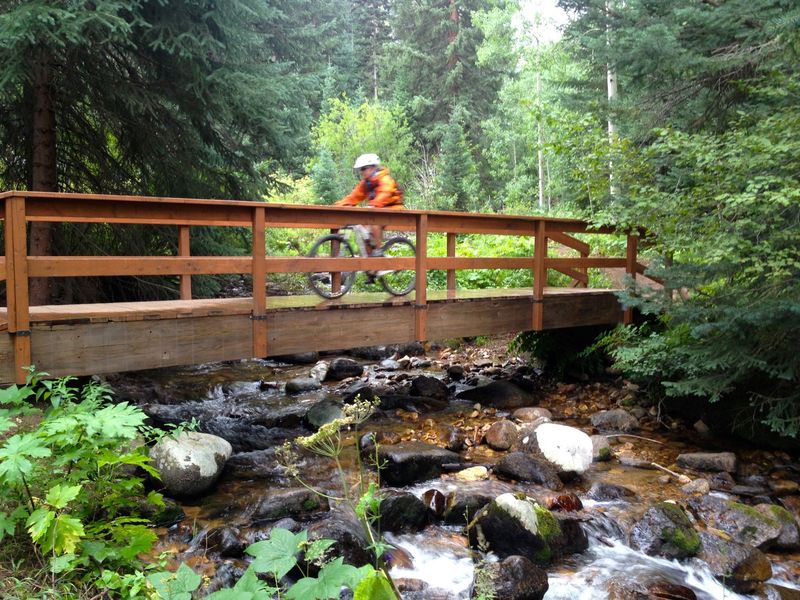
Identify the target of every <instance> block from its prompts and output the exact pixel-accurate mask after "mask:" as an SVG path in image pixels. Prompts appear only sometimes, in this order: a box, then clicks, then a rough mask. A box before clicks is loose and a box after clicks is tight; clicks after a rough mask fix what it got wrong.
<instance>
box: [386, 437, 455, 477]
mask: <svg viewBox="0 0 800 600" xmlns="http://www.w3.org/2000/svg"><path fill="white" fill-rule="evenodd" d="M378 458H379V460H380V463H381V477H382V478H383V480H384V481H386V483H387V484H389V485H392V486H396V487H402V486H404V485H408V484H410V483H414V482H417V481H425V480H426V479H432V478H434V477H438V476H439V475H441V473H442V465H443V464H445V463H458V462H459V461H460V458H459V456H458V454H456V453H455V452H451V451H449V450H445V449H443V448H439V447H438V446H433V445H431V444H426V443H424V442H405V443H402V444H396V445H394V446H381V447H379V448H378Z"/></svg>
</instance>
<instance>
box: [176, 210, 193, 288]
mask: <svg viewBox="0 0 800 600" xmlns="http://www.w3.org/2000/svg"><path fill="white" fill-rule="evenodd" d="M178 254H179V255H180V256H182V257H189V256H191V255H192V239H191V228H190V227H189V226H188V225H180V226H179V227H178ZM191 299H192V276H191V275H188V274H182V275H181V300H191Z"/></svg>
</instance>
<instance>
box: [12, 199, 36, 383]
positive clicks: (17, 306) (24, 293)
mask: <svg viewBox="0 0 800 600" xmlns="http://www.w3.org/2000/svg"><path fill="white" fill-rule="evenodd" d="M25 227H26V222H25V198H23V197H16V196H15V197H12V198H7V199H6V296H7V305H8V333H9V334H10V335H12V336H13V342H12V343H13V346H14V378H15V381H16V383H18V384H23V383H25V379H26V377H27V374H28V367H29V366H30V364H31V322H30V306H29V296H28V247H27V245H28V240H27V234H26V230H25Z"/></svg>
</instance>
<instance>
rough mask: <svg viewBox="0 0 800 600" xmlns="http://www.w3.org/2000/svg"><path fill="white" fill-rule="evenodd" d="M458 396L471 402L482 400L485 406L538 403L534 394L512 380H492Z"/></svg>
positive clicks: (499, 406) (509, 406)
mask: <svg viewBox="0 0 800 600" xmlns="http://www.w3.org/2000/svg"><path fill="white" fill-rule="evenodd" d="M456 398H459V399H461V400H469V401H470V402H480V403H481V404H483V405H484V406H494V407H495V408H504V409H511V408H521V407H523V406H531V405H533V404H537V402H536V401H535V400H534V398H533V396H532V395H531V394H529V393H528V392H526V391H525V390H523V389H521V388H520V387H518V386H516V385H514V384H513V383H511V382H510V381H503V380H500V381H492V382H491V383H489V384H488V385H483V386H480V387H476V388H473V389H470V390H464V391H462V392H459V393H458V394H456Z"/></svg>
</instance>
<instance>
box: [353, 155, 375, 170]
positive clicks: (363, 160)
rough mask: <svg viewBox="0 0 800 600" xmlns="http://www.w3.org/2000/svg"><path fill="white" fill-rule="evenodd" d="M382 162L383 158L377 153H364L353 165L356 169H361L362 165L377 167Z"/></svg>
mask: <svg viewBox="0 0 800 600" xmlns="http://www.w3.org/2000/svg"><path fill="white" fill-rule="evenodd" d="M379 164H381V159H380V158H378V155H377V154H362V155H361V156H359V157H358V158H357V159H356V163H355V164H354V165H353V168H354V169H360V168H361V167H377V166H378V165H379Z"/></svg>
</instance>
